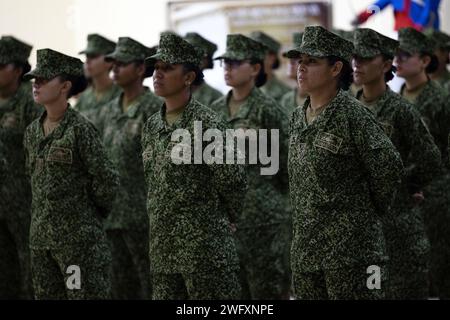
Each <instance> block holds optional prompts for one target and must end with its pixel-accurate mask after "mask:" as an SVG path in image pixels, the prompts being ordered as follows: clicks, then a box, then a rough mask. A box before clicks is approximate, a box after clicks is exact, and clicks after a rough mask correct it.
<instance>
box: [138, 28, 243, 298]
mask: <svg viewBox="0 0 450 320" xmlns="http://www.w3.org/2000/svg"><path fill="white" fill-rule="evenodd" d="M200 58H201V53H200V51H198V50H196V48H195V47H193V46H192V45H191V44H189V43H188V42H186V41H185V40H183V39H182V38H181V37H179V36H177V35H174V34H171V33H164V34H162V35H161V40H160V44H159V48H158V51H157V53H156V54H155V55H153V56H151V57H149V58H148V60H147V61H148V63H149V64H150V65H154V68H155V71H154V73H153V86H154V88H155V93H156V95H158V96H161V97H163V98H164V101H165V103H164V105H163V106H162V108H161V110H160V112H158V113H156V114H154V115H153V116H151V117H150V118H149V119H148V121H147V123H146V125H145V127H144V130H143V133H142V150H143V160H144V171H145V176H146V181H147V186H148V198H147V200H148V201H147V210H148V215H149V218H150V232H149V237H150V267H151V268H150V270H151V272H152V283H153V288H152V289H153V298H154V299H158V300H159V299H237V298H239V296H240V286H239V280H238V269H239V263H238V259H237V254H236V248H235V244H234V241H233V237H232V230H231V228H230V221H231V222H235V219H236V216H237V215H238V214H239V213H240V212H241V208H242V205H241V203H242V198H243V196H244V194H245V190H246V181H245V176H244V175H243V171H242V168H240V166H236V165H226V164H220V163H209V162H207V163H205V162H201V163H199V164H194V163H192V162H191V160H192V158H193V152H188V151H186V152H187V153H186V154H184V153H183V156H181V157H186V156H187V157H188V159H187V160H189V161H188V163H181V164H177V163H178V162H176V161H175V158H176V157H177V156H179V153H177V152H176V150H177V148H178V147H179V142H178V140H179V139H176V137H177V135H178V136H179V132H180V131H181V132H183V134H184V135H188V136H189V137H193V136H194V134H195V135H197V134H203V133H204V132H205V131H206V130H208V129H212V130H215V131H216V132H217V130H220V131H219V132H220V135H222V134H223V132H224V131H225V123H223V122H222V121H221V119H220V118H219V117H218V116H217V114H216V113H215V112H214V111H212V110H211V109H209V108H208V107H205V106H203V105H202V104H201V103H199V102H198V101H196V100H195V99H193V98H192V97H191V93H190V90H191V88H190V87H191V85H196V84H198V83H199V82H200V81H201V78H202V73H201V71H200V70H199V64H200ZM197 122H200V123H201V126H202V130H203V132H202V131H200V132H197V130H199V129H196V127H195V126H196V123H197ZM197 125H198V123H197ZM196 132H197V133H196ZM174 137H175V138H174ZM197 138H198V137H195V138H194V139H197ZM200 139H201V138H200ZM189 140H190V138H189ZM182 142H183V146H185V147H187V148H190V150H193V148H192V144H191V141H189V142H186V141H185V140H184V139H183V141H182ZM194 143H195V142H194ZM198 143H200V147H202V145H201V144H202V142H201V141H200V142H198ZM203 145H205V144H204V143H203ZM202 150H203V148H202ZM222 152H223V154H225V152H226V150H222ZM174 154H176V155H174ZM191 154H192V157H191ZM195 162H196V163H197V160H196V161H195Z"/></svg>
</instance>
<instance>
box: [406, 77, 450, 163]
mask: <svg viewBox="0 0 450 320" xmlns="http://www.w3.org/2000/svg"><path fill="white" fill-rule="evenodd" d="M404 88H405V87H404V86H403V87H402V90H401V92H403V90H404ZM414 107H415V108H416V110H417V111H419V113H420V115H421V117H422V119H423V121H424V122H425V124H426V125H427V127H428V130H429V131H430V133H431V135H432V136H433V138H434V141H435V143H436V145H437V146H438V147H439V151H440V152H441V155H442V163H443V164H444V166H446V167H447V168H448V166H447V163H448V160H447V159H448V158H447V157H448V156H447V148H448V134H449V132H450V102H449V95H448V93H446V92H445V90H444V89H443V88H442V87H440V86H439V85H438V84H437V83H435V82H434V81H431V80H430V81H428V83H427V84H426V86H425V88H424V89H423V90H422V92H421V93H420V94H419V96H418V97H417V99H416V101H415V102H414Z"/></svg>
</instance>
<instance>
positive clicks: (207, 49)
mask: <svg viewBox="0 0 450 320" xmlns="http://www.w3.org/2000/svg"><path fill="white" fill-rule="evenodd" d="M184 39H185V40H186V41H187V42H189V43H190V44H192V45H193V46H194V47H196V48H198V49H199V50H201V51H202V52H203V57H202V62H201V64H200V69H201V71H203V70H206V69H212V68H214V62H213V60H212V58H213V55H214V52H216V50H217V45H215V44H214V43H212V42H211V41H208V40H206V39H205V38H203V37H202V36H201V35H199V34H198V33H195V32H189V33H187V34H186V36H185V37H184ZM192 96H193V97H194V98H195V99H196V100H197V101H198V102H200V103H203V104H204V105H205V106H210V105H211V103H213V102H214V101H216V100H217V99H219V98H220V97H222V93H221V92H220V91H219V90H217V89H214V88H213V87H211V86H210V85H209V84H207V83H206V82H205V80H204V79H203V80H202V82H201V84H199V85H197V86H192Z"/></svg>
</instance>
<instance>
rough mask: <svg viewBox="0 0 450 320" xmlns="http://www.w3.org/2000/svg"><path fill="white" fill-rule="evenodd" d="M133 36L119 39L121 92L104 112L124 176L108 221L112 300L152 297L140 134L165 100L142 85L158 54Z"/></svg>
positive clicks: (108, 142) (114, 56)
mask: <svg viewBox="0 0 450 320" xmlns="http://www.w3.org/2000/svg"><path fill="white" fill-rule="evenodd" d="M155 51H156V50H153V49H150V48H148V47H146V46H144V45H143V44H141V43H139V42H137V41H135V40H134V39H131V38H128V37H122V38H119V42H118V44H117V46H116V49H115V50H114V52H112V53H111V54H109V55H107V56H106V59H107V60H110V61H113V63H114V67H113V72H114V82H115V83H116V84H117V85H118V86H119V87H120V88H121V89H122V91H123V92H122V93H121V94H120V95H119V96H118V97H117V98H115V99H114V100H112V101H111V102H110V103H108V104H107V105H106V106H104V108H103V109H102V111H101V116H100V117H101V121H100V122H101V123H102V127H103V142H104V144H105V147H106V149H107V150H108V153H109V155H110V158H111V160H112V161H113V163H114V164H115V166H116V168H117V169H118V171H119V175H120V189H119V192H118V194H117V197H115V198H114V205H113V208H112V211H111V214H110V215H109V216H108V218H107V219H106V222H105V229H106V231H107V236H108V241H109V244H110V246H111V254H112V259H113V260H112V261H113V264H112V278H111V285H112V296H113V299H150V298H151V289H150V265H149V256H148V218H147V210H146V199H147V190H146V186H145V178H144V167H143V164H142V147H141V132H142V128H143V127H144V124H145V122H146V121H147V119H148V118H149V117H150V116H151V115H153V114H154V113H155V112H157V111H158V110H159V109H160V107H161V105H162V100H161V99H159V98H158V97H156V96H155V95H154V94H153V92H151V91H150V89H149V88H147V87H144V85H143V81H144V79H145V78H147V77H149V76H151V74H152V73H153V69H152V68H147V67H146V65H145V63H144V60H145V58H146V57H148V56H150V55H151V54H153V53H155Z"/></svg>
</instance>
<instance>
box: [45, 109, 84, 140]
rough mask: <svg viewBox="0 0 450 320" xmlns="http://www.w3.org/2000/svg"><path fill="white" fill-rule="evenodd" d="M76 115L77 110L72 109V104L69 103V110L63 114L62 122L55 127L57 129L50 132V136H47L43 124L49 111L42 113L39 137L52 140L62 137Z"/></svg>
mask: <svg viewBox="0 0 450 320" xmlns="http://www.w3.org/2000/svg"><path fill="white" fill-rule="evenodd" d="M74 115H75V111H74V110H73V109H72V107H71V106H70V104H67V110H66V112H65V113H64V116H63V118H62V120H61V122H60V123H59V125H58V126H57V127H56V128H55V130H53V132H52V133H50V134H49V135H48V136H46V137H45V136H44V128H43V124H44V120H45V117H46V116H47V111H44V112H43V113H42V115H41V117H40V118H39V139H40V140H50V139H56V140H57V139H59V138H61V137H62V136H63V134H64V131H65V130H66V127H67V125H68V124H69V123H70V121H71V120H72V118H73V117H74Z"/></svg>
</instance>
